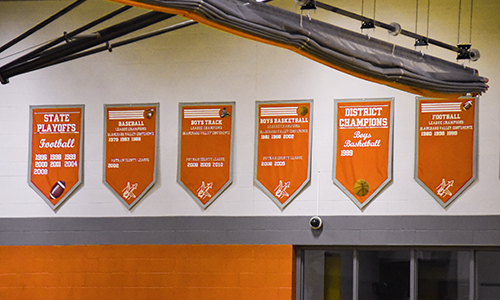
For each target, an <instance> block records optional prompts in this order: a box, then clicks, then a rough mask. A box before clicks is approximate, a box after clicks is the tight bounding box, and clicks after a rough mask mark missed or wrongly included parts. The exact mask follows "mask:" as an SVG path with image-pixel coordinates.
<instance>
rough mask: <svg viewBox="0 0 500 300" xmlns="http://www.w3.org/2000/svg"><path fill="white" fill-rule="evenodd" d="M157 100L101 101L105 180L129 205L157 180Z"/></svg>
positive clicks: (136, 200)
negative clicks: (130, 101)
mask: <svg viewBox="0 0 500 300" xmlns="http://www.w3.org/2000/svg"><path fill="white" fill-rule="evenodd" d="M158 108H159V104H158V103H153V104H113V105H104V118H105V123H104V127H105V128H104V132H105V134H104V166H103V169H104V170H103V172H104V184H105V185H106V186H107V187H108V188H110V189H111V191H112V192H113V193H114V194H115V195H116V196H117V197H118V199H120V200H121V202H122V203H123V204H124V205H125V206H127V207H128V208H129V209H130V208H132V207H133V206H134V205H135V204H137V203H138V202H139V200H140V199H141V198H142V197H143V196H144V195H145V194H146V193H147V192H148V191H149V189H151V187H153V185H154V184H155V182H156V173H157V171H156V170H157V166H156V165H157V159H156V156H157V153H158V140H159V134H158V123H159V117H158Z"/></svg>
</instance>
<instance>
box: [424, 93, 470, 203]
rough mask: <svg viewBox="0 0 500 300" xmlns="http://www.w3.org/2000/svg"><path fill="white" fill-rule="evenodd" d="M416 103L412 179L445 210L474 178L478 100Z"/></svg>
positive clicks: (434, 100)
mask: <svg viewBox="0 0 500 300" xmlns="http://www.w3.org/2000/svg"><path fill="white" fill-rule="evenodd" d="M416 102H417V118H416V119H417V124H416V159H415V180H416V181H417V182H418V183H419V184H420V185H421V186H422V187H423V188H424V189H425V190H426V191H427V192H429V194H431V196H432V197H433V198H434V199H436V200H437V201H438V203H439V204H441V205H442V206H443V207H446V206H448V205H449V204H450V203H451V202H452V201H453V200H455V199H456V198H457V197H458V196H459V195H460V193H462V192H463V191H464V190H465V189H466V188H467V187H468V186H469V185H470V184H471V183H472V182H473V181H474V180H475V179H476V169H477V167H476V165H477V163H476V162H477V127H476V120H477V114H478V110H477V107H476V104H477V99H476V98H474V97H460V98H456V99H429V98H418V97H417V101H416Z"/></svg>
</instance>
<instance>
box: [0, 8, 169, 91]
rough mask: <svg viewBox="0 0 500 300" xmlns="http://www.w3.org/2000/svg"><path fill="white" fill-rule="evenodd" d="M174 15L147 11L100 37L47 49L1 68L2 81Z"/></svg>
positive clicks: (73, 41) (4, 81)
mask: <svg viewBox="0 0 500 300" xmlns="http://www.w3.org/2000/svg"><path fill="white" fill-rule="evenodd" d="M173 16H175V15H174V14H165V13H161V12H156V11H153V12H149V13H145V14H143V15H140V16H138V17H135V18H132V19H130V20H127V21H124V22H121V23H119V24H116V25H113V26H110V27H108V28H105V29H102V30H99V31H97V32H96V33H97V34H98V35H96V36H99V37H98V38H95V39H77V40H72V41H70V42H68V43H67V44H62V45H60V46H57V47H54V48H52V49H47V50H45V51H43V52H41V53H39V55H38V56H37V57H36V58H34V59H32V60H29V61H26V62H21V63H19V64H17V65H14V66H10V67H9V68H3V67H2V68H0V82H1V83H2V84H6V83H8V82H9V78H10V77H13V76H16V75H19V74H22V73H27V72H30V71H33V70H36V69H39V68H40V67H41V66H44V65H47V64H50V63H51V62H53V61H56V60H59V59H61V58H64V57H66V56H69V55H72V54H75V53H78V52H80V51H83V50H86V49H89V48H92V47H94V46H96V45H99V44H102V43H106V42H109V41H110V40H112V39H115V38H118V37H121V36H124V35H126V34H129V33H131V32H134V31H136V30H139V29H142V28H145V27H148V26H150V25H153V24H155V23H158V22H160V21H163V20H166V19H168V18H171V17H173Z"/></svg>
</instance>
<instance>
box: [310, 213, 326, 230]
mask: <svg viewBox="0 0 500 300" xmlns="http://www.w3.org/2000/svg"><path fill="white" fill-rule="evenodd" d="M322 225H323V221H321V218H320V217H318V216H314V217H312V218H311V219H310V220H309V226H311V228H312V229H320V228H321V226H322Z"/></svg>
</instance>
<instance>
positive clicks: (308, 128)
mask: <svg viewBox="0 0 500 300" xmlns="http://www.w3.org/2000/svg"><path fill="white" fill-rule="evenodd" d="M312 106H313V101H312V100H298V101H257V102H256V127H257V128H256V133H255V146H256V150H255V176H254V181H255V183H256V184H257V186H259V187H260V188H261V189H262V190H263V191H264V193H266V194H267V195H268V196H269V197H270V198H271V199H272V200H273V201H274V202H275V203H276V204H277V205H278V206H279V207H280V208H281V209H283V208H285V207H286V206H287V205H288V204H289V203H290V202H291V201H292V200H293V199H294V198H295V197H296V196H297V195H298V194H299V193H300V191H301V190H302V189H303V188H304V187H305V186H306V184H307V183H309V181H310V179H311V145H312V125H311V124H312Z"/></svg>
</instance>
